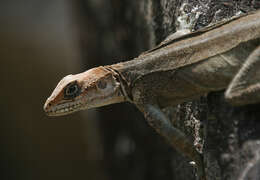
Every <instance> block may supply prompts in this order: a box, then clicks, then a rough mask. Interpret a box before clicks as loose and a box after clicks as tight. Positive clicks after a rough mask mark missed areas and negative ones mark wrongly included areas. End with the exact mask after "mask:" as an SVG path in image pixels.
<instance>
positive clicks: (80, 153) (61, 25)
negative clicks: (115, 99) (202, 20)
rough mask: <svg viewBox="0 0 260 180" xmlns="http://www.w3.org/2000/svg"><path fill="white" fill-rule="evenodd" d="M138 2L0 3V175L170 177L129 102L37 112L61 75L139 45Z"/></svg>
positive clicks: (24, 179) (160, 145)
mask: <svg viewBox="0 0 260 180" xmlns="http://www.w3.org/2000/svg"><path fill="white" fill-rule="evenodd" d="M138 3H139V2H131V1H128V2H127V1H126V0H109V1H106V0H104V1H102V0H89V1H87V0H76V1H69V0H62V1H60V0H45V1H39V0H27V1H14V0H11V1H1V2H0V25H1V28H0V39H1V41H0V58H1V61H0V62H1V64H0V74H1V86H0V87H1V88H0V94H1V103H0V113H1V116H0V117H1V121H0V122H1V131H0V133H1V135H0V137H1V148H0V154H1V156H0V162H1V173H0V179H1V180H34V179H38V180H46V179H48V180H54V179H55V180H59V179H63V180H66V179H68V180H69V179H76V180H78V179H79V180H80V179H94V180H95V179H99V180H103V179H113V180H114V179H150V180H151V179H159V178H164V179H172V177H173V174H169V172H171V173H173V171H169V169H172V165H173V163H174V162H172V161H170V158H169V157H170V156H173V154H174V153H172V152H173V150H171V148H170V147H169V146H168V145H166V144H165V143H164V141H162V140H161V138H160V137H158V136H156V135H155V132H154V131H153V130H151V129H150V128H148V126H147V124H146V122H145V121H144V120H143V117H142V114H141V113H139V112H138V111H137V110H136V109H135V108H134V107H133V106H132V105H130V104H119V105H112V106H108V107H104V108H99V109H94V110H88V111H83V112H79V113H75V114H72V115H69V116H65V117H47V116H46V115H45V114H44V112H43V104H44V102H45V100H46V98H47V97H48V96H49V95H50V93H51V92H52V90H53V89H54V88H55V86H56V84H57V83H58V81H59V80H60V79H61V78H62V77H64V76H65V75H67V74H76V73H79V72H82V71H85V70H87V69H89V68H92V67H95V66H98V65H105V64H111V63H115V62H120V61H122V60H128V59H130V58H133V57H135V56H136V55H138V54H139V53H140V52H142V51H144V50H146V49H147V48H148V44H149V34H147V30H146V28H147V25H146V24H145V23H144V20H143V19H142V18H140V14H139V12H142V9H136V7H139V8H142V6H140V5H139V4H138ZM143 13H146V12H143ZM154 162H155V163H154Z"/></svg>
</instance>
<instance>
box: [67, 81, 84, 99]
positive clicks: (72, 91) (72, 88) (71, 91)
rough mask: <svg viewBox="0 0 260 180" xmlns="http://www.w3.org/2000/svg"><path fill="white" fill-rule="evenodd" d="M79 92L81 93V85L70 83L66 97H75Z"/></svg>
mask: <svg viewBox="0 0 260 180" xmlns="http://www.w3.org/2000/svg"><path fill="white" fill-rule="evenodd" d="M79 94H80V88H79V86H78V85H77V84H70V85H68V86H67V87H66V89H65V93H64V98H65V99H69V98H74V97H76V96H78V95H79Z"/></svg>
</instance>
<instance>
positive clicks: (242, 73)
mask: <svg viewBox="0 0 260 180" xmlns="http://www.w3.org/2000/svg"><path fill="white" fill-rule="evenodd" d="M225 98H226V99H227V101H228V102H230V103H231V104H233V105H246V104H253V103H257V102H260V46H258V47H257V48H256V49H255V50H254V51H253V52H252V53H251V54H250V56H249V57H248V58H247V60H246V61H245V62H244V64H243V65H242V67H241V69H240V70H239V71H238V73H237V74H236V75H235V77H234V78H233V80H232V81H231V83H230V85H229V87H228V89H227V90H226V92H225Z"/></svg>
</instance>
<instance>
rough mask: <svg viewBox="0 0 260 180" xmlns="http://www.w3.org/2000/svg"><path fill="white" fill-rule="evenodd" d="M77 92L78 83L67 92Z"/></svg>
mask: <svg viewBox="0 0 260 180" xmlns="http://www.w3.org/2000/svg"><path fill="white" fill-rule="evenodd" d="M75 92H77V86H76V85H73V86H70V87H69V88H68V90H67V94H68V95H69V94H74V93H75Z"/></svg>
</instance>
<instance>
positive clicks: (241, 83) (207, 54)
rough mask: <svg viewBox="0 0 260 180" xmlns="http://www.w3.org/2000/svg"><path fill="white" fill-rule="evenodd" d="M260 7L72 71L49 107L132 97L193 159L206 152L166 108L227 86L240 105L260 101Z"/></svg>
mask: <svg viewBox="0 0 260 180" xmlns="http://www.w3.org/2000/svg"><path fill="white" fill-rule="evenodd" d="M259 69H260V11H256V12H254V13H252V14H249V15H247V16H243V17H238V18H235V19H233V20H231V21H229V22H225V23H222V24H219V25H217V26H214V27H213V28H212V27H210V28H206V29H205V30H202V31H198V32H194V33H191V34H186V35H184V36H181V37H177V38H176V37H175V38H174V39H172V40H170V41H169V40H167V42H165V43H162V44H161V45H159V46H158V47H156V48H154V49H153V50H151V51H148V52H146V53H144V54H141V55H140V56H139V57H137V58H135V59H133V60H131V61H127V62H122V63H118V64H114V65H108V66H100V67H97V68H93V69H90V70H88V71H86V72H83V73H80V74H76V75H69V76H66V77H65V78H63V79H62V80H61V81H60V83H59V84H58V85H57V87H56V88H55V90H54V91H53V93H52V95H51V96H50V97H49V98H48V99H47V101H46V103H45V105H44V110H45V111H46V113H47V114H48V115H51V116H58V115H65V114H69V113H72V112H75V111H78V110H82V109H89V108H93V107H100V106H104V105H108V104H112V103H119V102H124V101H129V102H131V103H133V104H135V105H136V106H137V108H138V109H139V110H140V111H141V112H143V114H144V116H145V118H146V119H147V121H148V123H149V124H150V125H151V126H152V127H153V128H155V130H156V131H157V132H158V133H159V134H160V135H162V136H164V137H165V138H166V139H167V140H168V142H169V143H170V144H171V145H172V146H173V147H175V148H176V149H177V150H179V151H181V152H182V153H183V154H185V155H187V156H188V157H190V158H191V159H193V160H194V161H195V162H196V163H197V164H198V166H199V174H200V175H199V176H200V177H201V179H204V176H203V170H202V169H203V168H202V166H203V163H202V159H201V156H200V155H199V153H198V152H197V151H196V150H195V148H194V147H193V146H192V142H190V141H189V140H188V138H186V137H185V135H184V134H183V133H182V132H181V131H179V130H178V129H176V128H174V127H173V126H172V125H171V123H170V121H169V120H168V118H167V117H166V116H165V115H164V114H163V112H162V111H161V108H164V107H167V106H170V105H177V104H179V103H182V102H185V101H189V100H192V99H194V98H196V97H199V96H201V95H203V94H206V93H208V92H211V91H216V90H221V89H227V90H226V92H225V97H226V99H227V100H228V101H230V102H231V103H232V104H234V105H243V104H249V103H256V102H260V73H259V72H258V71H259Z"/></svg>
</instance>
